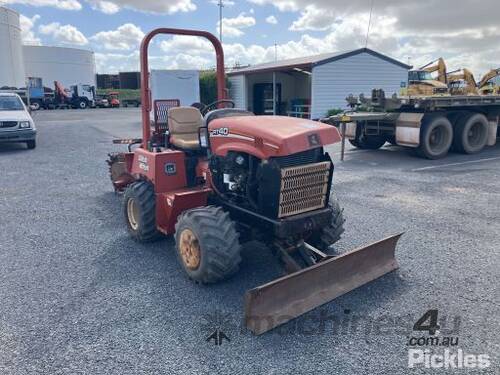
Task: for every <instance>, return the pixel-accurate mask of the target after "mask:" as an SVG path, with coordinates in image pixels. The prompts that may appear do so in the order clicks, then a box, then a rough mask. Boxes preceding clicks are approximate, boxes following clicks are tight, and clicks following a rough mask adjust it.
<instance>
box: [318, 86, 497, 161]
mask: <svg viewBox="0 0 500 375" xmlns="http://www.w3.org/2000/svg"><path fill="white" fill-rule="evenodd" d="M348 102H349V103H350V104H353V103H355V105H354V107H358V106H364V107H367V108H368V109H369V111H364V112H361V111H355V110H353V111H349V112H345V113H343V114H339V115H335V116H331V117H328V118H324V119H321V121H322V122H326V123H329V124H332V125H336V126H340V125H341V124H345V137H346V138H347V139H348V140H349V141H350V143H351V144H352V145H354V146H356V147H358V148H362V149H373V150H374V149H378V148H380V147H382V146H383V145H384V144H385V143H386V142H390V143H392V144H394V145H400V146H404V147H410V148H413V149H415V150H416V151H417V154H418V155H420V156H421V157H425V158H428V159H439V158H443V157H445V156H446V155H447V154H448V152H449V151H450V150H452V151H456V152H462V153H466V154H473V153H477V152H480V151H482V150H483V149H484V148H485V147H487V146H493V145H495V144H496V141H497V137H498V136H499V131H498V129H499V124H500V95H460V96H458V95H457V96H450V95H443V96H428V97H423V96H421V97H397V98H396V97H392V98H385V96H384V93H383V91H381V90H374V91H373V93H372V97H371V98H369V99H365V98H364V97H362V96H361V97H360V98H358V99H357V101H353V97H349V98H348Z"/></svg>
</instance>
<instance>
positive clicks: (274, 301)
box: [245, 233, 403, 335]
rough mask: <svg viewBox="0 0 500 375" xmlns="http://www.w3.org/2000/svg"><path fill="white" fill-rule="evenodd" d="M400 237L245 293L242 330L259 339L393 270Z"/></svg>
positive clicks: (379, 242)
mask: <svg viewBox="0 0 500 375" xmlns="http://www.w3.org/2000/svg"><path fill="white" fill-rule="evenodd" d="M402 235H403V233H400V234H396V235H394V236H390V237H387V238H385V239H383V240H380V241H377V242H374V243H371V244H369V245H368V246H364V247H360V248H358V249H355V250H352V251H350V252H348V253H345V254H342V255H340V256H338V257H333V258H330V257H327V258H325V260H323V261H320V262H319V263H316V264H314V265H312V266H310V267H307V268H304V269H302V270H299V271H297V272H294V273H291V274H289V275H286V276H283V277H281V278H278V279H276V280H273V281H271V282H269V283H267V284H264V285H261V286H259V287H257V288H254V289H251V290H249V291H247V292H246V294H245V325H246V327H247V328H248V329H249V330H250V331H251V332H253V333H254V334H256V335H260V334H262V333H264V332H267V331H269V330H271V329H273V328H275V327H277V326H279V325H281V324H283V323H286V322H288V321H290V320H292V319H294V318H296V317H298V316H300V315H302V314H304V313H306V312H308V311H310V310H312V309H314V308H316V307H318V306H321V305H323V304H325V303H327V302H329V301H331V300H333V299H335V298H337V297H339V296H341V295H343V294H345V293H347V292H350V291H351V290H353V289H356V288H358V287H360V286H362V285H364V284H367V283H369V282H370V281H373V280H375V279H377V278H379V277H381V276H383V275H385V274H386V273H389V272H391V271H393V270H395V269H397V268H398V263H397V261H396V258H395V251H396V245H397V242H398V240H399V238H400V237H401V236H402Z"/></svg>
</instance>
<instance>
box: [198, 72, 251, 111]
mask: <svg viewBox="0 0 500 375" xmlns="http://www.w3.org/2000/svg"><path fill="white" fill-rule="evenodd" d="M229 82H230V84H231V88H230V89H229V98H230V99H231V100H232V101H233V102H234V104H235V108H240V109H247V107H248V105H247V86H246V77H245V75H244V74H240V75H235V76H231V77H229ZM207 104H208V103H207Z"/></svg>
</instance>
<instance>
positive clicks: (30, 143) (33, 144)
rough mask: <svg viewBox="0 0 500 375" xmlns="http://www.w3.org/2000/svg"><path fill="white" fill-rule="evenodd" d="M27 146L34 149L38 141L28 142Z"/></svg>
mask: <svg viewBox="0 0 500 375" xmlns="http://www.w3.org/2000/svg"><path fill="white" fill-rule="evenodd" d="M26 147H28V149H30V150H33V149H34V148H35V147H36V141H35V140H33V141H28V142H26Z"/></svg>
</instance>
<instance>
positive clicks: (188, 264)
mask: <svg viewBox="0 0 500 375" xmlns="http://www.w3.org/2000/svg"><path fill="white" fill-rule="evenodd" d="M175 247H176V250H177V256H178V259H179V262H180V263H181V265H182V267H183V268H184V271H185V272H186V273H187V274H188V276H189V278H190V279H192V280H194V281H197V282H200V283H204V284H209V283H215V282H218V281H221V280H224V279H226V278H228V277H230V276H231V275H233V274H235V273H236V272H237V271H238V269H239V265H240V262H241V255H240V252H241V245H240V242H239V234H238V232H237V230H236V224H235V222H234V221H232V220H231V218H230V217H229V214H228V213H227V212H225V211H224V210H223V209H222V208H220V207H215V206H207V207H200V208H193V209H191V210H187V211H185V212H183V213H182V214H181V215H180V216H179V218H178V220H177V224H176V225H175Z"/></svg>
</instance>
